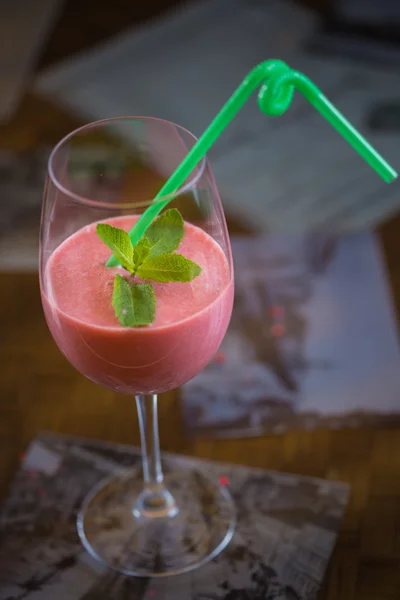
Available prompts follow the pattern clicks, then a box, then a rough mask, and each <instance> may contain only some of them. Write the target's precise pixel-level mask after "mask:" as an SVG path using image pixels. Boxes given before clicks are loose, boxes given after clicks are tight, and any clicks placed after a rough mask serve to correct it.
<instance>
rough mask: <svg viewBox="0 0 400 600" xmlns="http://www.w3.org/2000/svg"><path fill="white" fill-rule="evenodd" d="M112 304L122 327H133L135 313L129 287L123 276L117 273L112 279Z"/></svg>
mask: <svg viewBox="0 0 400 600" xmlns="http://www.w3.org/2000/svg"><path fill="white" fill-rule="evenodd" d="M112 305H113V307H114V310H115V314H116V316H117V318H118V321H119V322H120V323H121V325H123V326H124V327H133V325H134V324H135V313H134V309H133V300H132V294H131V288H130V286H129V283H128V282H127V280H126V279H125V277H122V276H121V275H118V274H117V275H116V276H115V279H114V291H113V297H112Z"/></svg>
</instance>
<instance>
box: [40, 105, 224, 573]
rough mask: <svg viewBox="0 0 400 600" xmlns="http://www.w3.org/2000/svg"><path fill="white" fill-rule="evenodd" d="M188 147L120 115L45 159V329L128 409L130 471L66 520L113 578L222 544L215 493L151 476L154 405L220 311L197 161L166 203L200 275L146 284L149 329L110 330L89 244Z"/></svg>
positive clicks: (158, 123)
mask: <svg viewBox="0 0 400 600" xmlns="http://www.w3.org/2000/svg"><path fill="white" fill-rule="evenodd" d="M195 142H196V139H195V137H194V136H193V135H192V134H190V133H189V132H188V131H186V130H185V129H183V128H182V127H179V126H177V125H175V124H173V123H170V122H167V121H162V120H158V119H152V118H142V117H140V118H136V117H134V118H133V117H132V118H131V117H123V118H116V119H106V120H104V121H99V122H96V123H92V124H89V125H86V126H84V127H81V128H80V129H77V130H76V131H74V132H72V133H70V134H69V135H67V136H66V137H65V138H64V139H63V140H61V142H59V143H58V145H57V146H56V147H55V148H54V150H53V152H52V154H51V156H50V159H49V167H48V174H47V180H46V187H45V194H44V201H43V209H42V219H41V238H40V240H41V244H40V285H41V294H42V302H43V308H44V313H45V316H46V320H47V323H48V326H49V329H50V331H51V333H52V335H53V337H54V340H55V341H56V343H57V345H58V347H59V348H60V350H61V351H62V352H63V354H64V355H65V356H66V358H67V359H68V361H69V362H70V363H71V364H72V365H73V366H74V367H75V368H76V369H77V370H78V371H80V372H81V373H82V374H83V375H85V376H86V377H88V378H89V379H91V380H92V381H94V382H96V383H98V384H100V385H102V386H104V387H106V388H109V389H110V390H113V391H116V392H121V393H123V394H131V395H133V396H135V399H136V406H137V412H138V419H139V428H140V438H141V446H142V448H141V454H142V467H141V468H133V469H131V470H127V469H121V471H120V472H119V473H118V474H116V475H115V476H113V477H111V478H109V479H108V480H107V481H102V482H101V483H100V484H99V485H98V486H97V487H96V488H95V489H94V490H92V491H91V492H90V493H89V495H88V496H87V497H86V499H85V501H84V503H83V507H82V509H81V511H80V512H79V515H78V532H79V536H80V538H81V540H82V542H83V544H84V546H85V547H86V549H87V550H88V551H89V552H90V554H91V555H92V556H94V557H96V558H97V559H98V560H100V561H102V562H103V563H105V564H107V565H108V566H110V567H111V568H113V569H115V570H116V571H118V572H120V573H124V574H127V575H136V576H146V577H154V576H166V575H173V574H177V573H182V572H185V571H189V570H191V569H194V568H196V567H198V566H200V565H202V564H204V563H205V562H207V561H208V560H210V559H211V558H213V557H215V556H216V555H217V554H218V553H219V552H220V551H221V550H222V549H223V548H224V547H225V546H226V545H227V544H228V542H229V540H230V539H231V537H232V535H233V531H234V526H235V509H234V505H233V503H232V499H231V497H230V495H229V492H228V491H227V489H226V488H225V487H223V486H222V485H219V483H218V482H215V481H212V480H211V479H208V478H207V477H205V476H204V474H202V473H200V471H193V470H191V469H189V468H185V467H184V466H183V467H182V468H180V469H179V470H176V469H168V470H167V471H166V472H165V473H163V469H162V464H161V458H160V447H159V435H158V419H157V395H158V394H160V393H162V392H167V391H169V390H172V389H174V388H177V387H178V386H180V385H182V384H184V383H185V382H187V381H188V380H189V379H191V378H192V377H193V376H194V375H196V374H197V373H198V372H199V371H200V370H201V369H203V368H204V367H205V366H206V364H207V363H208V362H209V361H210V360H211V359H212V357H213V355H214V354H215V352H216V351H217V349H218V347H219V345H220V343H221V341H222V338H223V336H224V335H225V332H226V329H227V327H228V323H229V320H230V316H231V311H232V303H233V269H232V258H231V249H230V242H229V237H228V233H227V228H226V222H225V217H224V212H223V208H222V204H221V200H220V197H219V194H218V191H217V188H216V185H215V181H214V177H213V175H212V172H211V169H210V167H209V165H208V162H207V160H206V159H203V160H202V162H201V163H200V164H199V165H198V166H197V168H196V169H195V170H194V171H193V172H192V173H191V175H190V177H189V178H188V179H187V180H186V181H185V182H184V184H183V185H182V187H181V188H180V189H179V190H178V191H177V192H176V193H175V194H174V196H173V197H171V202H170V203H169V205H168V208H171V207H172V208H176V209H177V210H179V211H180V213H181V215H182V217H183V219H184V223H185V233H184V237H183V240H182V242H181V245H180V246H179V248H178V251H179V253H181V254H183V255H184V256H186V257H187V258H189V259H193V260H194V259H195V260H196V262H197V263H198V264H199V265H200V266H201V268H202V272H201V274H200V275H199V276H198V277H196V278H195V279H194V280H193V281H192V282H187V283H165V284H163V283H155V284H154V290H155V295H156V302H157V308H156V318H155V321H154V322H153V323H152V324H150V325H148V326H144V327H124V326H122V325H121V324H120V322H119V321H118V319H117V317H116V314H115V312H114V309H113V306H112V293H113V281H114V278H115V275H116V273H120V274H121V275H124V269H123V267H121V266H118V267H113V268H109V267H106V266H105V263H106V262H107V260H108V258H109V257H110V254H111V253H110V250H109V249H108V248H107V246H106V245H105V244H104V243H103V242H102V241H101V240H100V238H99V236H98V235H96V224H97V223H98V222H99V221H101V222H106V223H108V224H111V225H113V226H115V227H120V228H122V229H125V230H127V231H128V230H129V229H131V227H132V226H133V224H134V223H135V221H136V220H137V218H138V216H139V215H140V214H141V213H142V212H143V211H144V210H145V209H146V207H147V206H149V204H151V203H152V199H153V198H154V197H155V195H156V193H157V192H158V190H159V189H160V188H161V186H162V184H163V183H164V182H165V181H166V180H167V179H168V178H169V176H170V175H171V174H172V173H173V172H174V171H175V169H176V167H177V166H178V165H179V164H180V163H181V161H182V160H183V159H184V157H185V155H186V154H187V152H188V151H189V150H190V148H191V147H192V146H193V145H194V143H195ZM162 200H165V197H164V198H161V199H160V201H162ZM175 464H176V463H175Z"/></svg>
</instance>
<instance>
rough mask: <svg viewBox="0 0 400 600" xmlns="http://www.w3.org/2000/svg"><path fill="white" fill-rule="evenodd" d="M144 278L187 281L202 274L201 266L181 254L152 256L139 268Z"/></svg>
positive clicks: (163, 281) (163, 280) (139, 272)
mask: <svg viewBox="0 0 400 600" xmlns="http://www.w3.org/2000/svg"><path fill="white" fill-rule="evenodd" d="M136 272H137V274H138V275H140V277H142V278H143V279H151V280H152V281H160V282H162V283H168V282H169V281H180V282H187V281H192V280H193V279H194V278H195V277H197V276H198V275H200V273H201V267H199V265H197V264H196V263H195V262H193V261H191V260H189V259H188V258H186V257H185V256H182V255H181V254H159V255H158V256H151V255H150V257H149V258H148V259H147V260H146V261H145V262H144V263H143V264H142V265H141V266H140V267H139V268H138V269H137V271H136Z"/></svg>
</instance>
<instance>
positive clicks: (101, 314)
mask: <svg viewBox="0 0 400 600" xmlns="http://www.w3.org/2000/svg"><path fill="white" fill-rule="evenodd" d="M136 219H137V217H132V216H131V217H116V218H112V219H107V221H106V222H107V223H109V224H110V225H113V226H114V227H120V228H122V229H125V230H126V231H128V230H130V229H131V228H132V226H133V224H134V222H135V221H136ZM96 225H97V223H93V224H91V225H88V226H87V227H84V228H82V229H80V230H79V231H77V232H76V233H75V234H73V235H72V236H71V237H69V238H68V239H66V240H65V241H64V242H63V243H62V244H61V245H60V246H59V247H58V248H57V249H56V250H55V252H54V253H53V254H52V256H51V257H50V259H49V261H48V263H47V266H46V269H45V274H44V282H43V286H42V299H43V306H44V312H45V315H46V319H47V323H48V325H49V328H50V330H51V333H52V334H53V337H54V339H55V340H56V342H57V344H58V346H59V348H60V349H61V350H62V352H63V353H64V354H65V356H66V357H67V359H68V360H69V362H70V363H71V364H72V365H74V367H75V368H76V369H77V370H78V371H80V372H81V373H83V374H84V375H86V377H88V378H89V379H91V380H93V381H95V382H96V383H99V384H100V385H102V386H104V387H107V388H110V389H112V390H115V391H118V392H122V393H127V394H149V393H160V392H165V391H167V390H171V389H173V388H176V387H178V386H180V385H182V384H183V383H185V382H186V381H188V380H189V379H191V378H192V377H193V376H194V375H196V374H197V373H198V372H199V371H200V370H201V369H203V367H205V365H206V364H207V363H208V362H209V361H210V360H211V358H212V356H213V355H214V354H215V352H216V351H217V349H218V347H219V345H220V343H221V341H222V338H223V337H224V335H225V332H226V329H227V327H228V323H229V319H230V316H231V311H232V303H233V277H232V274H231V272H230V270H229V265H228V262H227V259H226V257H225V255H224V253H223V251H222V249H221V248H220V246H219V245H218V244H217V243H216V242H215V241H214V240H213V239H212V238H211V237H210V236H209V235H207V234H206V233H205V232H204V231H203V230H201V229H199V228H197V227H194V226H193V225H189V224H188V223H185V235H184V238H183V240H182V242H181V245H180V246H179V248H178V250H177V252H178V253H179V254H183V255H184V256H186V257H187V258H189V259H191V260H193V261H195V262H196V263H197V264H199V265H200V266H201V267H202V272H201V274H200V275H199V276H198V277H196V278H195V279H194V280H193V281H192V282H190V283H154V282H152V283H153V286H154V290H155V294H156V298H157V308H156V318H155V320H154V322H153V323H152V324H151V325H148V326H146V327H133V328H126V327H123V326H121V325H120V324H119V321H118V319H117V317H116V316H115V313H114V309H113V307H112V293H113V282H114V277H115V274H116V273H120V274H121V275H123V274H126V275H128V273H127V272H126V271H124V269H123V268H122V267H116V268H107V267H105V266H104V263H105V262H106V260H107V259H108V257H109V255H110V250H109V249H108V248H107V247H106V246H105V244H104V243H103V242H102V241H101V240H100V238H99V237H98V235H97V234H96Z"/></svg>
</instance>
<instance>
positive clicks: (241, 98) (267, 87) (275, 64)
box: [106, 60, 397, 267]
mask: <svg viewBox="0 0 400 600" xmlns="http://www.w3.org/2000/svg"><path fill="white" fill-rule="evenodd" d="M260 85H261V89H260V91H259V93H258V105H259V108H260V110H261V111H262V112H263V113H264V114H266V115H270V116H279V115H282V114H283V113H284V112H285V111H286V110H287V109H288V108H289V106H290V103H291V102H292V98H293V94H294V90H295V89H297V90H298V91H299V92H300V93H301V94H303V96H305V97H306V98H307V100H308V101H309V102H310V103H311V104H312V105H313V106H314V108H315V109H316V110H317V111H318V112H319V113H320V114H321V115H322V116H323V117H324V118H325V119H327V121H328V122H329V123H330V124H331V125H332V126H333V127H334V128H335V129H336V130H337V131H338V132H339V133H340V135H342V136H343V137H344V138H345V140H346V141H347V142H348V143H349V144H350V145H351V146H352V147H353V148H354V149H355V150H356V151H357V152H358V153H359V154H360V155H361V156H362V157H363V158H364V160H365V161H366V162H367V163H368V164H369V165H370V166H371V167H372V168H373V169H375V171H376V172H377V173H378V175H380V176H381V177H382V179H384V180H385V181H386V182H387V183H390V182H391V181H393V180H394V179H396V177H397V173H396V171H395V170H394V169H393V168H392V167H391V166H390V165H389V164H388V163H387V162H386V161H385V159H384V158H383V157H382V156H381V155H380V154H379V153H378V152H377V151H376V150H375V149H374V148H373V147H372V146H371V145H370V144H369V143H368V142H367V140H366V139H365V138H364V137H363V136H362V135H361V134H360V133H359V132H358V131H357V130H356V129H355V128H354V127H353V126H352V125H351V124H350V123H349V121H347V119H346V118H345V117H344V116H343V115H342V114H341V113H340V112H339V111H338V110H337V109H336V108H335V106H334V105H333V104H332V103H331V102H330V101H329V100H328V98H326V96H324V94H323V93H322V92H321V90H319V89H318V87H317V86H316V85H314V83H313V82H312V81H311V80H310V79H309V78H308V77H306V76H305V75H303V73H300V72H299V71H295V70H294V69H291V68H290V67H289V66H288V65H287V64H286V63H284V62H283V61H281V60H267V61H265V62H262V63H260V64H259V65H257V66H256V67H255V68H254V69H253V70H252V71H250V73H249V74H248V75H247V77H245V79H244V80H243V81H242V83H241V84H240V85H239V87H238V88H237V90H236V91H235V92H234V93H233V94H232V96H231V97H230V98H229V100H228V101H227V102H226V104H225V105H224V106H223V107H222V109H221V110H220V112H219V113H218V114H217V115H216V117H215V118H214V119H213V120H212V121H211V123H210V125H209V126H208V128H207V129H206V130H205V132H204V133H203V135H202V136H201V137H200V138H199V139H198V141H197V142H196V143H195V145H194V146H193V147H192V149H191V150H190V151H189V152H188V154H187V155H186V156H185V158H184V160H183V161H182V162H181V163H180V165H179V166H178V168H177V169H176V170H175V171H174V173H173V174H172V175H171V177H170V178H169V179H168V181H167V182H166V183H165V184H164V185H163V187H162V188H161V190H160V191H159V192H158V194H157V195H156V197H155V198H154V201H153V204H151V205H150V206H149V207H148V208H147V209H146V210H145V212H144V213H143V214H142V215H141V217H140V218H139V219H138V221H136V223H135V225H134V227H133V228H132V230H131V231H130V233H129V236H130V238H131V241H132V244H133V245H135V244H136V243H137V242H138V241H139V240H140V238H141V237H142V236H143V234H144V233H145V232H146V230H147V228H148V227H149V226H150V225H151V223H152V222H153V220H154V219H155V218H156V217H157V215H158V214H159V213H160V212H161V211H162V210H163V208H165V206H167V204H168V203H169V202H171V201H172V200H173V199H174V196H173V194H175V193H176V192H177V190H179V188H180V186H181V185H182V184H183V182H184V181H185V179H187V177H188V176H189V175H190V173H191V172H192V171H193V169H194V168H195V167H196V165H197V164H198V163H199V162H200V160H201V159H202V158H203V157H204V155H205V154H206V153H207V152H208V150H209V149H210V148H211V146H212V145H213V144H214V142H215V140H216V139H217V138H218V137H219V136H220V135H221V133H222V131H223V130H224V129H225V127H226V126H227V125H228V124H229V123H230V122H231V121H232V119H233V118H234V117H235V116H236V115H237V113H238V112H239V110H240V109H241V108H242V106H243V105H244V103H245V102H246V101H247V100H248V99H249V97H250V96H251V94H252V93H253V92H254V90H256V88H258V87H259V86H260ZM163 196H169V198H164V200H163V199H162V198H163ZM118 264H119V263H118V260H117V259H116V258H115V256H111V258H109V260H108V261H107V263H106V266H107V267H113V266H116V265H118Z"/></svg>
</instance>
